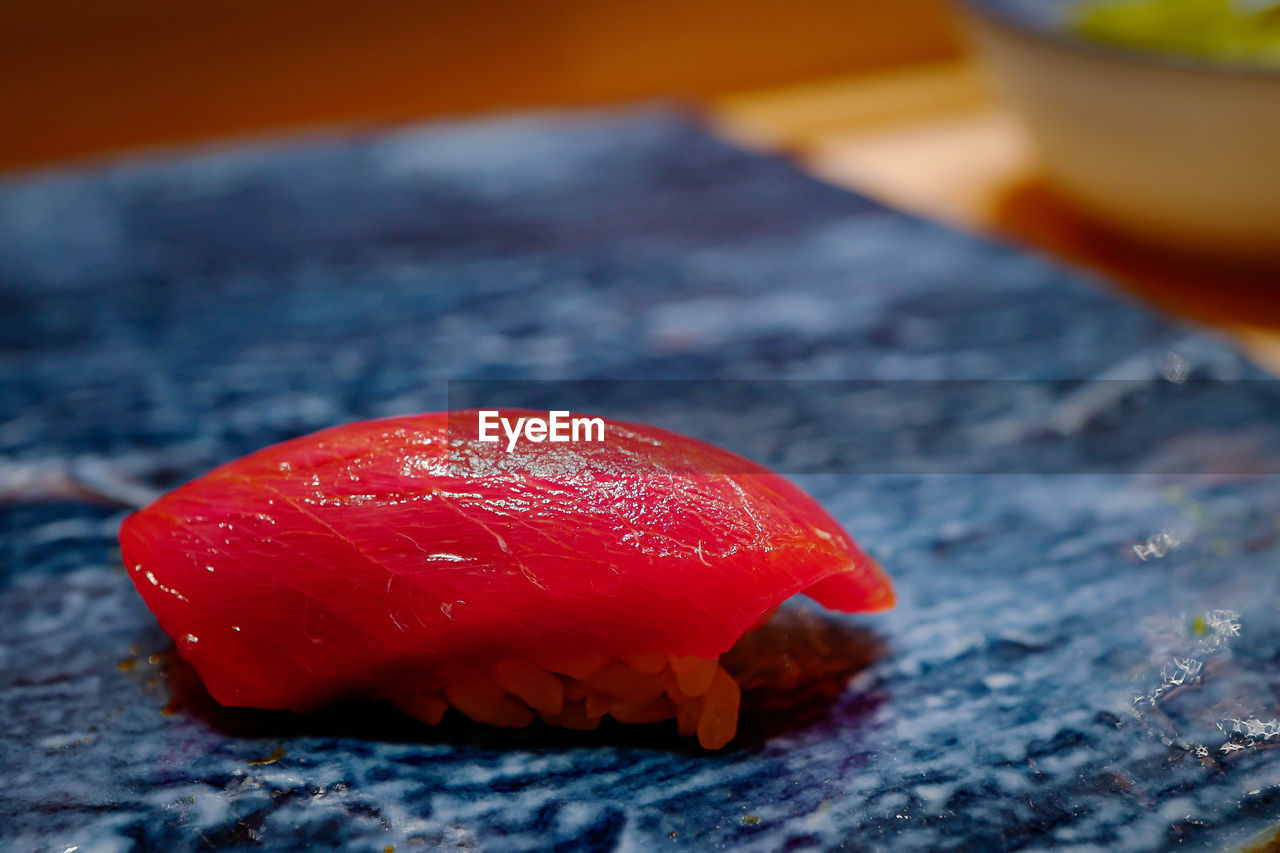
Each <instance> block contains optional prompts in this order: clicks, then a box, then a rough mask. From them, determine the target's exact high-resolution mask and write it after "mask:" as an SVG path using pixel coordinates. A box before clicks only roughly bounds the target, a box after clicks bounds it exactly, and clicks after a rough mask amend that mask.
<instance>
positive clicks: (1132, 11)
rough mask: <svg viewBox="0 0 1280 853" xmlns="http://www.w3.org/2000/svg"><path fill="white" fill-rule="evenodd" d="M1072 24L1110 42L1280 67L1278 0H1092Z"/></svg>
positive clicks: (1085, 33)
mask: <svg viewBox="0 0 1280 853" xmlns="http://www.w3.org/2000/svg"><path fill="white" fill-rule="evenodd" d="M1072 25H1073V29H1074V30H1075V32H1076V33H1077V34H1079V35H1080V36H1082V37H1084V38H1087V39H1089V40H1091V41H1096V42H1102V43H1105V44H1112V45H1117V46H1120V47H1126V48H1134V49H1138V50H1145V51H1157V52H1160V53H1168V54H1176V55H1181V56H1191V57H1200V58H1204V59H1210V60H1215V61H1219V62H1229V63H1233V64H1247V65H1255V66H1261V67H1267V68H1280V2H1277V0H1272V2H1270V3H1268V2H1260V0H1088V2H1085V3H1082V4H1080V5H1079V6H1077V7H1076V8H1075V9H1073V16H1072Z"/></svg>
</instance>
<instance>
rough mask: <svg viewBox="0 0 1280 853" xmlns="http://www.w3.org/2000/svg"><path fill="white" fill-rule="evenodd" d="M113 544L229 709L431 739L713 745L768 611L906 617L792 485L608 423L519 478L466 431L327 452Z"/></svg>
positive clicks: (343, 445) (219, 475)
mask: <svg viewBox="0 0 1280 853" xmlns="http://www.w3.org/2000/svg"><path fill="white" fill-rule="evenodd" d="M530 414H532V413H528V412H520V411H510V410H509V411H504V412H502V415H503V416H505V417H508V418H511V419H513V420H514V418H516V417H519V416H524V415H530ZM120 544H121V549H122V552H123V557H124V562H125V565H126V568H127V570H128V574H129V576H130V578H132V580H133V582H134V584H135V585H136V586H137V588H138V591H139V592H140V593H141V595H142V597H143V599H144V600H145V601H146V604H147V606H148V607H149V608H150V609H151V611H152V612H153V613H154V614H155V615H156V617H157V619H158V620H159V622H160V625H161V627H162V628H163V629H164V630H165V631H166V632H167V633H168V634H169V635H170V636H171V637H173V639H174V641H175V643H176V645H177V648H178V651H179V652H180V654H181V655H182V656H183V657H184V658H185V659H186V660H187V661H189V662H190V663H191V664H192V665H193V666H194V667H195V669H196V670H197V671H198V672H199V674H200V676H201V678H202V679H203V681H204V683H205V685H206V687H207V688H208V689H209V692H210V693H211V694H212V695H213V697H214V698H215V699H217V700H218V701H219V702H221V703H223V704H225V705H233V706H249V707H255V708H271V709H290V710H295V711H305V710H309V709H313V708H316V707H319V706H321V705H324V704H326V703H330V702H334V701H337V700H343V699H348V698H353V697H367V698H374V699H390V700H392V701H394V702H396V703H397V704H399V705H400V706H401V707H402V708H404V709H405V710H407V711H408V712H409V713H412V714H414V715H415V716H418V717H419V718H421V719H425V720H428V721H429V722H434V721H435V720H438V719H439V717H440V714H442V713H443V712H444V709H445V708H446V707H447V706H449V705H453V706H454V707H457V708H459V709H460V710H462V711H463V712H464V713H466V714H467V715H468V716H472V717H473V718H476V719H482V720H483V721H484V722H490V723H493V724H497V725H523V724H525V723H528V722H530V721H531V720H532V719H533V718H534V716H535V715H540V716H542V718H543V719H545V720H547V721H549V722H552V723H555V724H561V725H567V726H570V727H574V728H591V727H593V726H594V724H598V722H599V718H600V717H601V716H602V715H603V714H605V713H609V714H611V715H613V716H614V717H615V718H617V719H624V720H627V721H636V722H648V721H650V720H652V719H655V718H656V719H662V718H664V717H663V716H662V715H664V714H665V716H666V717H670V718H678V719H680V720H681V728H682V730H684V729H689V730H690V732H691V733H692V731H695V730H696V732H697V733H698V736H699V738H700V739H701V740H703V742H704V745H720V742H721V741H723V740H727V737H725V731H728V736H729V737H731V736H732V726H730V725H729V724H727V723H725V722H724V718H726V716H732V717H733V720H734V721H736V712H737V692H736V691H737V687H736V685H732V686H730V685H729V684H726V683H725V682H724V680H723V678H727V676H724V677H723V678H722V677H721V676H720V675H719V674H718V672H717V666H716V665H715V663H714V661H715V659H716V658H717V656H718V655H720V654H721V653H723V652H725V651H727V650H728V649H729V648H730V647H732V646H733V645H734V643H735V642H737V640H738V639H739V638H740V637H741V636H742V635H743V634H744V633H745V632H747V631H748V630H750V629H751V628H752V627H753V626H755V625H756V624H757V623H758V622H759V621H760V620H761V618H762V616H764V615H765V614H767V613H768V612H769V611H770V610H771V609H773V608H775V607H776V606H777V605H778V604H779V603H781V602H782V601H784V600H785V599H787V598H789V597H790V596H792V595H794V594H796V593H799V592H806V593H808V594H809V595H810V596H812V597H813V598H814V599H816V600H817V601H819V602H820V603H821V604H823V605H825V606H827V607H829V608H832V609H837V610H844V611H872V610H881V609H884V608H887V607H890V606H892V604H893V601H894V598H893V591H892V588H891V586H890V584H889V581H888V579H887V578H886V576H885V575H884V573H883V572H882V571H881V570H880V568H879V567H878V566H877V565H876V564H875V563H874V562H873V561H872V560H870V559H869V558H868V557H867V556H865V555H864V554H863V553H862V552H861V551H860V550H859V549H858V547H857V546H856V545H855V544H854V543H853V541H852V540H851V539H850V537H849V535H848V534H847V533H846V532H845V531H844V530H843V529H842V528H841V526H840V525H839V524H837V523H836V522H835V521H834V520H833V519H832V518H831V517H830V516H829V515H828V514H827V513H826V512H825V511H824V510H823V509H822V508H821V507H820V506H819V505H818V504H817V503H816V502H815V501H814V500H813V499H812V498H810V497H809V496H808V495H806V494H805V493H803V492H802V491H801V490H800V489H798V488H797V487H796V486H794V485H793V484H791V483H790V482H789V481H787V480H786V479H784V478H782V477H780V476H778V475H776V474H774V473H771V472H770V471H768V470H767V469H765V468H763V467H761V466H759V465H756V464H754V463H752V462H749V461H747V460H745V459H742V458H740V457H737V456H735V455H733V454H730V453H728V452H726V451H723V450H720V449H718V448H715V447H712V446H710V445H708V444H705V443H703V442H700V441H697V440H695V439H692V438H688V437H685V436H681V435H677V434H674V433H671V432H667V431H665V430H660V429H656V428H653V427H648V426H640V425H636V424H628V423H621V422H617V421H606V422H605V436H604V440H603V441H576V442H566V443H550V442H541V443H532V442H523V443H521V444H519V445H518V446H517V447H515V448H514V450H512V451H510V452H508V450H507V446H506V443H505V442H504V441H499V442H482V441H480V440H479V435H478V430H477V417H476V415H475V413H474V412H453V413H431V414H423V415H413V416H408V417H397V418H389V419H384V420H375V421H365V422H360V423H353V424H348V425H345V426H340V427H335V428H332V429H327V430H323V431H321V432H318V433H314V434H312V435H308V436H304V437H302V438H298V439H295V440H293V441H288V442H285V443H283V444H279V445H276V446H273V447H269V448H266V449H265V450H261V451H259V452H257V453H253V454H251V455H249V456H247V457H245V458H243V459H240V460H237V461H235V462H231V463H229V464H227V465H223V466H222V467H220V468H217V469H215V470H214V471H211V472H210V473H208V474H206V475H205V476H203V477H201V478H199V479H197V480H195V481H193V482H191V483H189V484H187V485H185V486H183V487H181V488H179V489H177V490H175V491H173V492H170V493H169V494H167V495H165V496H164V497H162V498H160V499H159V500H157V501H156V502H155V503H153V504H151V505H150V506H148V507H147V508H145V509H143V510H141V511H139V512H137V513H135V514H133V515H131V516H130V517H129V518H127V519H126V520H125V522H124V525H123V527H122V529H121V532H120ZM697 661H703V662H704V663H702V664H699V663H697ZM700 667H701V668H700ZM624 671H625V672H624ZM627 673H630V675H628V674H627ZM730 681H731V679H730ZM704 683H705V685H706V687H705V688H704V690H705V692H704V693H703V694H702V695H701V696H691V695H689V694H688V693H686V692H684V690H683V689H682V688H684V687H689V686H690V685H702V684H704ZM690 689H694V688H690ZM695 704H698V705H699V707H700V708H702V710H701V711H696V710H695V709H694V707H693V706H694V705H695ZM730 706H732V714H730V713H729V711H728V710H727V709H728V708H729V707H730ZM682 709H683V710H682ZM593 712H594V713H593ZM668 712H669V713H668ZM680 714H683V716H679V715H680ZM699 714H700V715H701V716H698V715H699ZM717 721H720V722H717ZM704 732H710V733H711V735H710V736H709V737H706V738H704V737H703V734H704Z"/></svg>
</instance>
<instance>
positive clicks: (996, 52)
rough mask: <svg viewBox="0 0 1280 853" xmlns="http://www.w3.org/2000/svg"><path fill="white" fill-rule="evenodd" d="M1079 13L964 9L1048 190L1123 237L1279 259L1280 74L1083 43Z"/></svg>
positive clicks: (1032, 0) (1049, 4)
mask: <svg viewBox="0 0 1280 853" xmlns="http://www.w3.org/2000/svg"><path fill="white" fill-rule="evenodd" d="M1070 2H1071V0H965V2H962V4H961V5H962V8H964V9H965V10H966V17H967V18H968V20H969V21H970V23H971V29H972V31H973V34H974V39H975V41H976V43H977V45H978V48H979V50H980V51H981V53H982V54H983V55H984V56H985V57H986V59H987V61H988V64H989V66H990V68H991V69H992V71H993V76H994V78H995V81H996V84H997V86H999V87H1000V88H1001V89H1002V90H1003V93H1004V95H1005V96H1006V97H1007V99H1008V100H1009V102H1010V103H1011V104H1012V105H1013V107H1014V108H1015V109H1016V110H1017V111H1018V112H1019V113H1021V114H1022V116H1023V118H1024V120H1025V122H1026V125H1027V127H1028V130H1029V131H1030V134H1031V138H1032V141H1033V143H1034V145H1035V146H1036V148H1037V150H1038V153H1039V156H1040V160H1041V164H1042V166H1043V169H1044V174H1045V177H1046V178H1047V179H1048V181H1049V182H1050V183H1051V184H1052V185H1053V186H1054V187H1055V188H1056V189H1057V190H1058V191H1059V192H1060V193H1061V194H1062V195H1064V196H1065V197H1066V198H1068V199H1070V200H1072V201H1074V202H1075V203H1076V204H1077V205H1078V206H1079V207H1080V208H1082V209H1083V210H1085V211H1086V212H1087V213H1089V214H1091V215H1092V216H1094V217H1096V218H1097V219H1098V220H1100V221H1101V222H1103V223H1104V224H1106V225H1108V226H1110V227H1111V228H1113V229H1116V230H1118V231H1121V232H1124V233H1127V234H1129V235H1131V236H1135V237H1138V238H1140V239H1143V240H1145V241H1148V242H1156V243H1160V244H1164V245H1168V246H1174V247H1178V248H1181V249H1185V250H1189V251H1192V252H1202V253H1210V254H1217V255H1229V256H1233V257H1249V258H1263V259H1280V72H1278V71H1272V70H1263V69H1255V68H1248V67H1235V66H1223V65H1218V64H1213V63H1210V62H1208V61H1197V60H1191V59H1182V58H1179V57H1174V56H1167V55H1163V54H1160V55H1151V54H1146V53H1139V52H1136V51H1134V52H1130V51H1126V50H1123V49H1119V48H1112V47H1106V46H1102V45H1096V44H1093V43H1092V42H1086V41H1083V40H1081V39H1078V38H1076V37H1074V36H1072V35H1071V34H1070V33H1069V31H1068V28H1067V26H1066V25H1065V23H1064V22H1065V10H1066V9H1067V7H1068V6H1069V5H1070Z"/></svg>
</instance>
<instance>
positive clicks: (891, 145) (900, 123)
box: [710, 61, 1280, 372]
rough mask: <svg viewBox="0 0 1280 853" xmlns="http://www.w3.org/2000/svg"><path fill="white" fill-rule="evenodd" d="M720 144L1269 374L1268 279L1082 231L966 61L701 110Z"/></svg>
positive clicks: (1279, 328) (1277, 313) (1083, 223)
mask: <svg viewBox="0 0 1280 853" xmlns="http://www.w3.org/2000/svg"><path fill="white" fill-rule="evenodd" d="M710 111H711V115H712V119H713V121H714V122H715V123H716V124H717V126H718V127H719V129H720V131H721V132H722V133H723V134H724V135H725V136H726V137H727V138H729V139H732V140H734V141H735V142H738V143H740V144H744V145H747V146H749V147H752V148H756V149H760V150H765V151H776V152H783V153H787V154H790V155H792V156H793V157H795V158H796V159H797V160H798V162H799V163H801V164H802V165H803V166H804V167H805V168H807V169H808V170H809V171H810V172H812V173H813V174H815V175H817V176H819V177H821V178H823V179H826V180H829V181H831V182H833V183H836V184H840V185H842V186H846V187H849V188H851V189H855V190H858V191H859V192H862V193H865V194H867V195H870V196H873V197H875V198H878V199H880V200H882V201H884V202H886V203H888V204H890V205H892V206H894V207H899V208H902V209H905V210H908V211H911V212H914V213H917V214H920V215H922V216H925V217H927V218H933V219H938V220H941V221H944V222H947V223H949V224H951V225H954V226H957V227H959V228H961V229H965V230H969V231H974V232H978V233H983V234H993V235H996V236H999V237H1003V238H1007V239H1011V240H1013V241H1015V242H1020V243H1024V244H1028V245H1031V246H1033V247H1036V248H1039V249H1043V250H1047V251H1048V252H1049V253H1051V254H1054V255H1057V256H1059V257H1062V258H1065V259H1067V260H1068V261H1069V262H1071V263H1075V264H1078V265H1082V266H1084V267H1086V268H1089V269H1092V270H1095V271H1098V272H1100V273H1101V274H1102V276H1103V277H1104V278H1105V279H1106V280H1108V281H1110V282H1113V283H1115V284H1118V285H1119V286H1121V287H1122V288H1123V289H1125V290H1127V291H1128V292H1130V293H1133V294H1136V295H1138V296H1139V297H1141V298H1143V299H1145V300H1148V301H1150V302H1153V303H1154V304H1156V305H1157V306H1159V307H1161V308H1163V309H1164V310H1166V311H1168V312H1170V313H1173V314H1177V315H1180V316H1183V317H1187V318H1190V319H1192V320H1194V321H1196V322H1199V323H1202V324H1206V325H1209V326H1212V327H1215V328H1218V329H1220V330H1223V331H1225V332H1227V333H1228V334H1229V335H1230V336H1231V337H1232V338H1233V339H1234V340H1235V341H1237V342H1238V344H1239V345H1240V346H1241V347H1242V348H1243V349H1244V350H1245V351H1246V352H1248V353H1249V354H1250V355H1251V356H1252V357H1253V358H1254V359H1255V360H1257V361H1259V362H1260V363H1263V364H1264V365H1266V366H1268V367H1269V368H1271V369H1272V370H1275V371H1278V372H1280V269H1259V268H1256V267H1255V268H1250V267H1245V266H1236V265H1232V264H1227V263H1222V262H1210V261H1205V260H1196V259H1189V258H1184V257H1174V256H1172V255H1171V254H1169V253H1166V252H1161V251H1158V250H1153V249H1149V248H1146V247H1141V246H1135V245H1132V244H1127V243H1125V242H1123V241H1121V240H1119V239H1117V238H1115V237H1113V236H1111V235H1108V234H1106V233H1104V232H1102V231H1100V230H1099V229H1097V228H1095V227H1094V226H1092V225H1091V224H1090V223H1089V222H1088V220H1087V219H1086V218H1085V217H1083V216H1081V215H1079V214H1077V213H1076V212H1075V211H1073V210H1072V209H1071V207H1070V206H1069V205H1068V204H1067V203H1066V202H1064V201H1063V200H1061V199H1059V198H1058V197H1056V196H1055V195H1054V193H1053V192H1052V190H1050V189H1049V188H1048V187H1046V186H1045V185H1044V183H1043V182H1042V181H1041V180H1040V179H1039V178H1038V176H1037V170H1036V164H1035V158H1034V156H1033V154H1032V152H1031V148H1030V145H1029V144H1028V141H1027V139H1026V138H1025V136H1024V134H1023V131H1022V129H1021V127H1020V126H1019V124H1018V122H1017V121H1016V119H1015V117H1014V116H1013V115H1012V114H1010V113H1009V111H1008V110H1006V109H1005V108H1004V107H1003V106H1001V105H1000V104H999V103H998V101H997V100H996V99H995V98H994V96H993V95H992V93H991V91H990V89H989V87H988V85H987V83H986V81H985V80H984V78H983V76H982V74H981V73H980V72H979V71H978V69H977V68H975V67H974V65H973V64H971V63H969V62H965V61H961V62H951V63H946V64H939V65H928V66H913V67H910V68H908V69H907V70H899V71H886V72H879V73H875V74H861V75H857V76H851V77H846V78H840V79H830V80H826V81H823V82H819V83H811V84H806V85H802V86H788V87H784V88H776V89H769V90H758V91H751V92H744V93H740V94H735V95H731V96H727V97H722V98H718V99H716V100H714V101H712V102H711V103H710Z"/></svg>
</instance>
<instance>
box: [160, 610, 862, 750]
mask: <svg viewBox="0 0 1280 853" xmlns="http://www.w3.org/2000/svg"><path fill="white" fill-rule="evenodd" d="M884 650H885V644H884V641H883V640H882V639H881V638H880V637H879V636H878V635H877V634H875V633H874V632H872V631H870V630H867V629H866V628H862V627H859V626H857V625H854V624H851V623H850V622H848V621H847V620H846V619H843V618H840V617H834V616H831V615H828V614H826V613H823V612H819V611H816V610H814V609H813V608H811V607H808V606H805V605H794V604H793V605H788V606H784V607H783V608H782V609H781V610H780V611H779V612H778V614H776V615H775V616H774V617H773V619H771V620H770V621H769V623H768V624H766V625H765V626H763V627H762V628H758V629H756V630H755V631H752V632H751V633H749V634H747V635H746V636H744V637H743V638H742V639H741V640H740V641H739V642H738V644H737V645H735V646H734V647H733V649H732V650H730V651H729V652H728V653H727V654H725V655H724V656H723V657H722V658H721V662H722V664H723V665H724V667H725V668H726V669H727V670H728V671H729V672H730V673H731V674H732V675H733V676H734V678H735V679H736V680H737V681H738V683H739V684H740V685H741V686H742V688H743V693H742V706H741V711H740V714H739V724H738V735H737V737H735V738H734V740H733V741H732V742H731V743H730V744H729V745H728V746H727V747H725V748H724V749H723V750H719V751H717V752H707V751H705V750H702V749H701V748H700V747H699V746H698V744H697V741H696V740H694V739H692V738H685V737H680V736H678V735H677V734H676V731H675V724H674V722H673V721H671V720H668V721H665V722H662V723H653V724H649V725H624V724H620V723H617V722H615V721H613V720H611V719H609V718H607V717H606V718H605V720H604V721H603V722H602V723H601V725H600V727H599V728H598V729H595V730H593V731H571V730H568V729H562V728H557V727H553V726H548V725H545V724H543V723H541V722H535V723H534V724H533V725H531V726H529V727H527V728H522V729H498V728H493V727H491V726H486V725H482V724H479V723H475V722H472V721H471V720H468V719H467V718H465V717H464V716H462V715H461V714H459V713H457V712H456V711H450V712H449V713H447V714H446V715H445V718H444V720H442V721H441V722H440V724H439V725H435V726H428V725H424V724H422V723H420V722H418V721H417V720H414V719H412V718H411V717H408V716H406V715H404V714H402V713H400V712H399V711H398V710H396V709H395V708H394V707H393V706H392V705H390V704H389V703H383V702H351V703H346V704H342V705H338V706H335V707H332V708H329V709H325V710H323V711H317V712H313V713H308V714H297V713H291V712H287V711H262V710H256V709H252V708H229V707H226V706H224V705H220V704H218V702H217V701H215V700H214V699H213V697H212V696H210V695H209V693H208V691H207V690H205V688H204V684H203V683H202V682H201V681H200V677H199V675H198V674H197V673H196V671H195V670H194V669H193V668H192V667H191V666H190V665H189V664H188V663H186V661H184V660H182V658H181V657H179V656H178V654H177V653H176V650H174V649H173V647H172V646H170V647H169V648H168V649H167V650H166V653H165V655H164V658H165V672H166V675H167V681H168V684H169V688H170V693H171V697H170V703H169V706H168V708H167V709H166V712H167V713H170V714H185V715H190V716H193V717H196V718H198V719H200V720H202V721H203V722H205V723H207V724H208V725H210V726H211V727H213V728H214V729H216V730H218V731H219V732H221V733H223V734H225V735H228V736H231V737H238V738H250V739H264V740H282V739H293V738H305V737H322V738H341V739H353V740H367V741H377V742H384V743H417V744H442V743H448V744H456V745H463V746H474V747H480V748H495V749H562V748H579V747H601V746H611V747H624V748H634V749H653V750H662V751H668V752H680V753H687V754H689V755H693V756H707V757H712V756H715V755H724V754H726V753H732V752H734V751H737V750H740V749H746V748H750V747H752V746H754V745H758V744H760V743H762V742H763V741H765V740H768V739H769V738H771V737H775V736H777V735H780V734H784V733H786V732H792V731H798V730H802V729H805V728H808V727H809V726H812V725H814V724H816V723H818V722H820V721H822V720H824V719H826V718H827V717H828V716H829V714H830V711H831V708H832V706H834V705H835V703H836V702H837V701H840V700H841V698H842V697H844V696H845V695H846V692H847V687H848V682H849V680H850V679H851V678H852V677H853V676H855V675H856V674H858V673H859V672H861V671H862V670H863V669H865V668H866V667H867V666H869V665H870V664H871V663H873V662H874V661H875V660H876V659H877V658H878V657H880V655H881V654H882V653H883V652H884ZM879 701H880V698H879V696H878V695H877V694H874V693H867V694H864V695H859V696H857V697H854V701H853V706H854V709H855V710H854V714H855V716H856V717H861V716H863V714H865V713H870V712H871V711H872V710H874V708H875V707H876V705H878V704H879Z"/></svg>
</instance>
